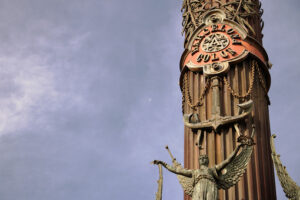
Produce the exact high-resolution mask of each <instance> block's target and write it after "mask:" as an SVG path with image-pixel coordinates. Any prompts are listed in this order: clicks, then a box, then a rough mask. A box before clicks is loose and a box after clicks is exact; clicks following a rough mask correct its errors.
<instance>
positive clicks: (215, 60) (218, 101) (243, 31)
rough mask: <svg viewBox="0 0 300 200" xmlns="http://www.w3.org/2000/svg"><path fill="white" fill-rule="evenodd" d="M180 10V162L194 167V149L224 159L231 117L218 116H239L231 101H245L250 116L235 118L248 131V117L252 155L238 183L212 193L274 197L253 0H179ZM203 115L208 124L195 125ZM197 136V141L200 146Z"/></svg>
mask: <svg viewBox="0 0 300 200" xmlns="http://www.w3.org/2000/svg"><path fill="white" fill-rule="evenodd" d="M182 12H183V32H184V34H185V42H184V47H185V51H184V53H183V55H182V58H181V62H180V70H181V77H180V87H181V90H182V94H183V104H182V110H183V114H184V122H185V128H184V166H185V168H189V169H197V168H198V167H199V164H198V157H199V153H201V154H207V155H208V157H209V159H210V166H213V165H215V164H218V163H220V162H221V161H223V160H224V159H226V157H227V156H228V155H229V154H230V153H231V152H232V151H233V149H234V148H235V147H236V145H237V138H238V133H237V132H236V131H235V129H234V127H233V126H234V123H230V122H228V123H227V122H224V123H221V124H220V123H219V122H220V121H221V120H223V119H224V120H225V119H226V117H227V116H228V117H234V116H237V115H239V114H240V112H239V107H238V104H241V103H245V102H247V101H249V100H252V101H253V102H254V108H253V110H252V113H251V115H250V116H247V117H244V118H243V119H241V120H239V121H238V123H239V126H240V128H241V130H242V132H243V133H244V134H245V135H250V133H251V131H252V124H254V125H255V127H256V134H255V138H254V140H255V143H256V145H255V147H254V152H253V154H252V159H251V161H250V163H249V165H248V167H247V172H246V173H245V175H244V177H242V178H241V180H240V181H239V183H238V184H237V185H236V186H235V187H232V188H231V189H229V190H227V191H224V190H220V191H219V198H220V200H225V199H226V200H242V199H244V200H247V199H249V200H275V199H276V190H275V180H274V169H273V164H272V159H271V150H270V142H269V138H270V135H271V134H270V123H269V111H268V106H269V104H270V102H269V98H268V90H269V87H270V81H271V80H270V74H269V69H270V67H271V66H270V64H269V62H268V56H267V54H266V52H265V51H264V49H263V47H262V37H263V35H262V33H261V31H262V28H263V22H262V20H261V15H262V10H261V5H260V2H259V1H258V0H220V1H218V0H197V1H195V0H184V1H183V7H182ZM224 120H223V121H224ZM225 121H226V120H225ZM203 122H209V123H211V126H210V125H209V126H208V125H207V126H206V125H205V126H202V124H203ZM193 125H195V126H193ZM197 127H198V128H197ZM199 127H201V128H199ZM199 138H200V140H199ZM196 143H200V145H201V146H202V150H201V151H200V152H199V150H198V147H197V146H196ZM188 199H190V198H189V197H188V196H185V200H188Z"/></svg>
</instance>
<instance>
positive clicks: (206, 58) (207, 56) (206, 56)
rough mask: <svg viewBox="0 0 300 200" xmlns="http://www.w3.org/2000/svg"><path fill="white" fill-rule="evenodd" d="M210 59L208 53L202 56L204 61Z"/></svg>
mask: <svg viewBox="0 0 300 200" xmlns="http://www.w3.org/2000/svg"><path fill="white" fill-rule="evenodd" d="M209 60H210V55H208V54H206V55H205V56H204V62H208V61H209Z"/></svg>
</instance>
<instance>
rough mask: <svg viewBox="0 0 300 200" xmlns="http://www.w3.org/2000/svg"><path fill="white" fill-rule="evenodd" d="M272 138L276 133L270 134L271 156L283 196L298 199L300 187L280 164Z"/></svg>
mask: <svg viewBox="0 0 300 200" xmlns="http://www.w3.org/2000/svg"><path fill="white" fill-rule="evenodd" d="M274 138H276V135H272V136H271V151H272V153H271V156H272V159H273V163H274V165H275V168H276V173H277V176H278V178H279V181H280V184H281V187H282V188H283V191H284V193H285V196H286V197H287V198H288V199H290V200H300V187H299V186H298V185H297V183H295V181H293V179H292V178H291V177H290V176H289V174H288V172H287V170H286V167H285V166H284V165H282V163H281V160H280V155H279V154H276V151H275V145H274Z"/></svg>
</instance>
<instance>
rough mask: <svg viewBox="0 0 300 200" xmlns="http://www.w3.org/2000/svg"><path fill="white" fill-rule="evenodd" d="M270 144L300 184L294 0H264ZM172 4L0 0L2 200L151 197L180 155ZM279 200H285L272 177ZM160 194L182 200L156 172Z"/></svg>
mask: <svg viewBox="0 0 300 200" xmlns="http://www.w3.org/2000/svg"><path fill="white" fill-rule="evenodd" d="M262 3H263V8H264V10H265V13H264V16H263V19H264V21H265V29H264V31H263V33H264V34H265V37H264V46H265V48H266V50H267V52H268V53H269V57H270V60H271V62H272V63H273V64H274V66H273V68H272V69H271V75H272V86H271V90H270V93H269V95H270V99H271V103H272V104H271V106H270V119H271V129H272V133H277V135H278V137H277V139H276V148H277V152H278V153H280V154H281V156H282V157H281V158H282V160H283V162H284V164H285V165H287V169H288V171H289V172H290V174H291V176H292V177H293V178H294V180H295V181H296V182H297V183H298V184H300V173H299V172H298V173H297V169H299V167H300V155H299V153H298V152H299V140H300V133H299V131H298V130H299V129H300V123H299V120H300V117H299V114H300V106H299V100H300V88H299V85H300V79H299V76H300V64H299V63H300V56H299V46H300V40H299V38H298V36H299V35H300V27H299V20H300V12H299V9H300V2H299V0H285V1H282V0H263V1H262ZM180 8H181V1H180V0H162V1H158V0H151V1H150V0H148V1H147V0H72V1H71V0H0V43H1V48H0V76H1V78H0V199H1V200H66V199H72V200H99V199H103V200H106V199H110V200H118V199H128V200H129V199H142V200H154V199H155V192H156V190H157V184H156V180H157V176H158V170H157V167H155V166H151V165H150V164H149V163H150V161H151V160H153V159H163V160H166V161H168V162H170V158H169V157H168V154H167V152H166V151H165V150H164V146H165V145H166V144H168V145H169V146H170V148H171V150H172V151H173V153H174V155H176V157H177V159H178V160H179V161H181V162H182V160H183V123H182V114H181V93H180V90H179V86H178V78H179V67H178V65H179V59H180V56H181V53H182V52H183V37H182V36H181V13H180ZM277 194H278V199H285V198H284V194H283V192H282V189H281V187H280V186H279V183H278V182H277ZM164 199H165V200H182V191H181V188H180V185H179V183H178V182H177V180H176V178H175V176H174V175H171V174H168V173H164Z"/></svg>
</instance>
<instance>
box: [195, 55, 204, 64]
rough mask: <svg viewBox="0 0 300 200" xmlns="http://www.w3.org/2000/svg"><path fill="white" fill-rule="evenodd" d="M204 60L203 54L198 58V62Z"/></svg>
mask: <svg viewBox="0 0 300 200" xmlns="http://www.w3.org/2000/svg"><path fill="white" fill-rule="evenodd" d="M203 58H204V55H203V54H202V53H201V54H200V55H199V56H198V58H197V62H201V61H202V59H203Z"/></svg>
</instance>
